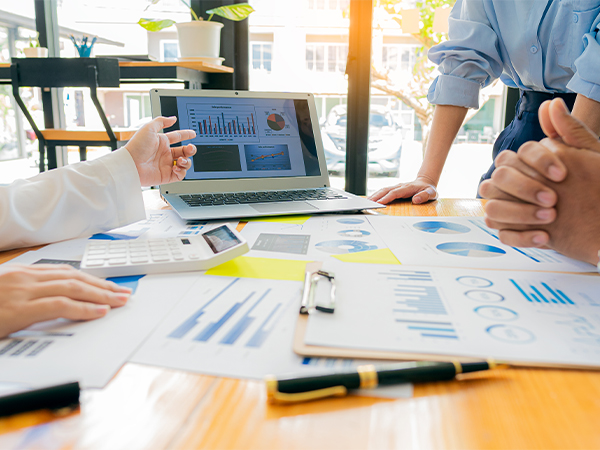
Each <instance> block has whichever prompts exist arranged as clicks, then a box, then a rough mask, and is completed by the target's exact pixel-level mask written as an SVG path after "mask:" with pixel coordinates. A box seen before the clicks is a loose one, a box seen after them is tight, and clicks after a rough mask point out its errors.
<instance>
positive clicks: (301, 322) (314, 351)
mask: <svg viewBox="0 0 600 450" xmlns="http://www.w3.org/2000/svg"><path fill="white" fill-rule="evenodd" d="M322 266H323V262H321V261H316V262H311V263H308V264H307V265H306V272H308V273H314V272H316V271H318V270H320V269H321V268H322ZM307 280H308V277H306V279H305V282H304V289H308V287H309V284H310V283H308V282H307ZM317 314H321V313H317ZM307 326H308V314H300V313H299V314H298V321H297V322H296V329H295V331H294V341H293V345H292V348H293V350H294V353H296V354H297V355H300V356H305V357H316V358H351V359H373V360H380V361H382V360H383V361H435V362H452V361H457V362H461V363H463V362H477V361H481V360H482V359H486V358H483V357H482V358H474V357H467V356H459V355H440V354H426V353H410V352H390V351H383V350H365V349H353V348H342V347H326V346H319V345H308V344H306V343H305V342H304V337H305V335H306V327H307ZM487 359H489V358H487ZM492 359H493V358H492ZM502 363H504V364H508V365H510V366H519V367H539V368H553V369H581V370H600V367H598V366H586V365H577V364H557V363H542V362H527V361H512V360H508V361H502Z"/></svg>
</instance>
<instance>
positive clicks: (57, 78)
mask: <svg viewBox="0 0 600 450" xmlns="http://www.w3.org/2000/svg"><path fill="white" fill-rule="evenodd" d="M11 63H12V64H13V65H16V69H17V80H15V81H16V84H17V85H18V86H26V87H41V88H53V87H55V88H61V87H86V86H87V87H119V75H120V74H119V60H118V59H117V58H12V60H11ZM94 71H95V77H94V78H95V79H94V78H93V77H92V76H91V74H90V72H91V73H92V74H93V72H94ZM94 85H95V86H94Z"/></svg>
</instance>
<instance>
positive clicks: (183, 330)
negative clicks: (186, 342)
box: [169, 278, 239, 339]
mask: <svg viewBox="0 0 600 450" xmlns="http://www.w3.org/2000/svg"><path fill="white" fill-rule="evenodd" d="M237 281H239V278H236V279H235V280H233V281H232V282H231V283H229V284H228V285H227V286H226V287H225V288H224V289H223V290H221V291H219V292H218V293H217V294H216V295H215V296H214V297H212V298H211V299H210V300H209V301H208V302H206V303H205V304H204V305H203V306H202V308H200V309H199V310H198V311H196V312H195V313H194V314H192V315H191V316H189V317H188V318H187V319H186V320H185V321H184V322H182V323H181V325H179V326H178V327H177V328H176V329H175V330H173V331H172V332H171V333H170V334H169V337H171V338H176V339H181V338H183V337H184V336H185V335H186V334H187V333H188V332H189V331H191V330H192V328H194V327H195V326H196V325H198V321H199V319H200V317H202V315H204V313H205V312H206V308H208V307H209V306H210V304H211V303H213V302H214V301H215V300H217V299H218V298H219V297H220V296H221V295H222V294H223V293H224V292H225V291H227V289H229V288H230V287H232V286H233V285H234V284H235V283H236V282H237Z"/></svg>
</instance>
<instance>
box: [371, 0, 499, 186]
mask: <svg viewBox="0 0 600 450" xmlns="http://www.w3.org/2000/svg"><path fill="white" fill-rule="evenodd" d="M411 3H412V5H411ZM374 5H375V6H374V7H375V8H376V11H374V15H373V17H374V23H373V41H372V43H373V49H372V55H373V66H374V69H375V70H376V71H378V72H379V74H380V75H381V77H377V78H376V79H374V80H372V87H373V89H372V90H371V116H370V123H369V147H368V172H369V179H368V185H367V192H368V193H369V194H370V193H373V192H375V191H376V190H378V189H381V188H383V187H386V186H392V185H395V184H398V183H399V182H408V181H412V180H414V179H415V177H416V175H417V173H418V171H419V168H420V166H421V163H422V161H423V146H424V145H426V141H427V139H428V134H429V130H430V126H431V119H432V116H433V108H432V107H431V105H430V104H429V103H428V102H427V91H428V89H429V86H430V84H431V82H432V81H433V79H434V78H435V76H437V71H436V70H435V66H434V64H432V63H430V62H428V60H427V59H426V58H421V57H420V56H421V55H422V54H423V52H426V51H427V50H428V48H427V47H426V46H423V44H422V42H419V41H417V40H416V39H415V38H414V37H413V36H412V35H410V34H404V33H402V29H401V27H400V25H399V24H398V22H396V21H395V20H394V17H395V15H396V14H397V11H398V10H400V9H411V8H415V7H416V6H415V4H414V2H413V1H412V0H389V1H386V2H374ZM426 8H428V3H423V6H422V8H421V11H425V14H426V12H427V9H426ZM423 26H425V27H430V26H431V20H423ZM438 39H446V37H445V36H441V35H440V36H436V37H435V39H434V41H435V40H438ZM379 55H381V60H380V61H379ZM378 87H381V88H382V89H378ZM498 87H499V86H498ZM486 91H487V92H485V91H484V93H482V95H483V100H484V101H485V100H487V103H484V104H483V106H482V108H481V111H480V112H479V113H477V114H475V113H476V111H472V112H471V111H470V112H469V113H468V114H469V116H472V117H471V119H470V120H469V121H468V122H467V123H466V124H465V125H464V126H463V128H462V130H461V133H459V136H458V137H457V139H456V141H455V143H454V145H453V147H452V149H451V151H450V155H449V157H448V160H447V162H446V164H445V166H444V171H443V173H442V178H441V179H440V183H439V185H438V192H439V195H440V197H474V196H475V195H476V192H477V184H478V181H479V177H480V176H481V174H482V173H484V172H485V171H486V170H487V168H488V167H489V165H490V163H491V156H490V155H491V148H492V141H493V137H494V135H495V134H496V133H498V132H499V131H500V129H499V128H500V123H501V108H499V107H498V105H500V103H501V102H499V101H495V100H494V99H498V98H500V96H501V95H502V90H501V89H499V88H495V90H494V88H492V89H491V90H489V89H488V88H486ZM393 93H397V95H393ZM391 94H392V95H391ZM488 99H489V100H488ZM413 108H414V109H413ZM465 161H468V164H465Z"/></svg>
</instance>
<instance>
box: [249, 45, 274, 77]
mask: <svg viewBox="0 0 600 450" xmlns="http://www.w3.org/2000/svg"><path fill="white" fill-rule="evenodd" d="M251 46H252V62H251V64H252V68H253V69H255V70H264V71H266V72H271V60H272V54H273V44H270V43H252V44H251Z"/></svg>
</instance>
